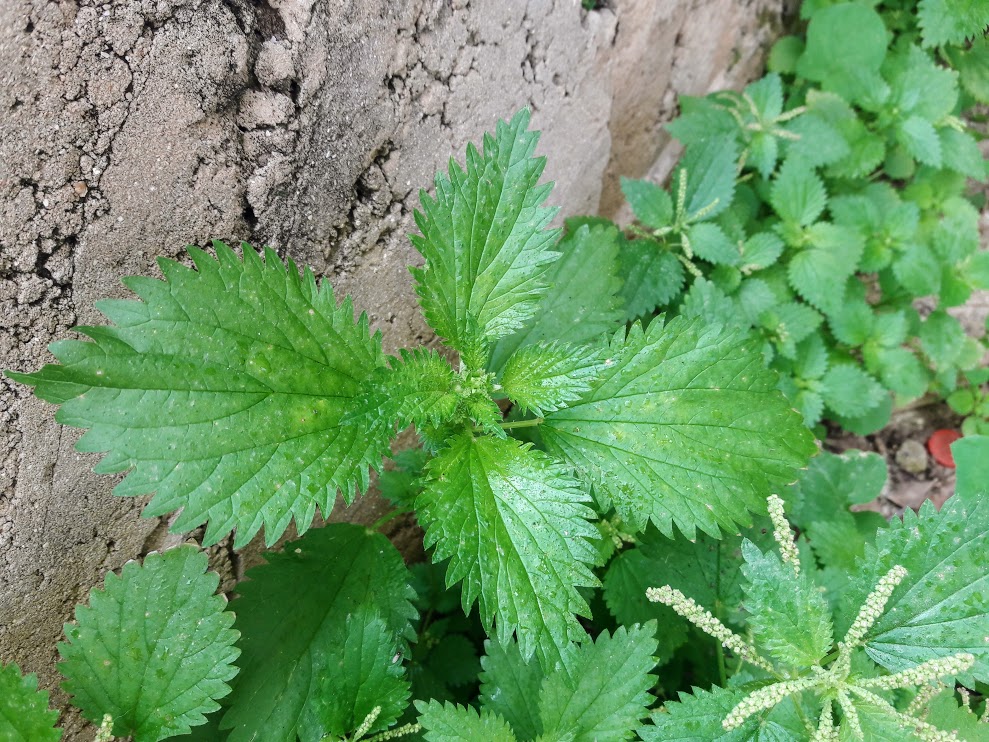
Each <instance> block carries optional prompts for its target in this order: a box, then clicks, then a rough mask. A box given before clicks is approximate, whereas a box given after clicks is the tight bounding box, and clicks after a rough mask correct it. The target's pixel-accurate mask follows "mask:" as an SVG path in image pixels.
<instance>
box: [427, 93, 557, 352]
mask: <svg viewBox="0 0 989 742" xmlns="http://www.w3.org/2000/svg"><path fill="white" fill-rule="evenodd" d="M528 125H529V110H528V109H523V110H521V111H519V112H518V113H517V114H515V116H514V117H513V118H512V120H511V121H509V122H508V123H505V122H504V121H499V122H498V126H497V128H496V130H495V134H494V136H492V135H490V134H485V135H484V145H483V149H482V151H478V149H477V148H476V147H475V146H474V145H473V144H469V145H468V146H467V161H466V169H464V168H461V167H460V166H459V165H458V164H457V163H456V162H454V161H453V160H451V161H450V166H449V169H448V171H447V174H446V175H444V174H443V173H438V174H437V176H436V181H435V185H436V196H435V198H434V197H431V196H430V195H429V194H427V193H426V192H425V191H422V192H421V193H420V196H419V198H420V201H421V203H422V211H419V210H416V212H415V219H416V225H417V226H418V227H419V230H420V231H421V232H422V235H421V236H420V235H412V236H411V237H410V239H411V240H412V244H413V245H415V247H416V249H417V250H419V252H420V253H422V255H423V257H424V258H425V259H426V264H425V266H424V267H423V268H414V269H412V274H413V275H414V276H415V278H416V280H417V281H418V287H417V291H418V293H419V303H420V304H421V305H422V309H423V312H424V314H425V315H426V319H427V320H428V321H429V324H430V325H431V326H432V327H433V329H434V330H436V332H437V334H438V335H440V337H442V338H444V339H446V341H447V342H448V343H449V344H450V345H451V346H452V347H453V348H456V349H457V350H460V351H463V350H464V349H465V348H468V347H469V346H470V345H472V344H473V343H475V342H476V341H477V340H478V339H479V338H486V339H488V340H495V339H497V338H500V337H503V336H505V335H510V334H511V333H513V332H515V331H516V330H518V329H520V328H521V327H522V326H524V325H525V324H526V322H528V321H529V320H530V319H531V318H532V317H533V316H534V315H535V313H536V306H537V304H538V302H539V297H540V296H541V295H542V294H543V293H545V291H546V288H547V285H548V281H547V275H546V272H547V268H548V264H549V263H551V262H553V261H554V260H556V259H557V258H558V257H559V254H558V253H555V252H553V251H552V250H551V248H552V246H553V244H554V243H555V242H556V239H557V236H558V235H559V230H555V229H547V227H548V225H549V222H550V221H551V220H552V218H553V215H554V213H555V209H550V208H544V207H543V206H542V204H543V202H544V201H545V200H546V197H547V196H549V192H550V189H551V188H552V184H543V185H539V182H538V181H539V177H540V176H541V175H542V172H543V168H544V167H545V165H546V160H545V158H543V157H534V156H533V152H534V151H535V149H536V142H537V141H538V140H539V134H538V132H531V131H528V130H527V127H528Z"/></svg>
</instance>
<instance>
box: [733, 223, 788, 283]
mask: <svg viewBox="0 0 989 742" xmlns="http://www.w3.org/2000/svg"><path fill="white" fill-rule="evenodd" d="M783 247H784V245H783V240H781V239H780V238H779V237H777V236H776V235H775V234H773V233H772V232H759V233H758V234H754V235H752V236H751V237H749V239H747V240H745V242H744V243H743V244H742V248H741V251H742V266H741V269H742V272H743V273H751V272H752V271H755V270H761V269H763V268H768V267H769V266H771V265H772V264H773V263H775V262H776V261H777V259H778V258H779V256H780V255H782V254H783Z"/></svg>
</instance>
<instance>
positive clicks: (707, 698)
mask: <svg viewBox="0 0 989 742" xmlns="http://www.w3.org/2000/svg"><path fill="white" fill-rule="evenodd" d="M745 695H746V693H745V691H739V690H734V689H728V688H719V687H717V686H715V687H714V688H713V689H712V690H710V691H706V690H703V689H701V688H694V689H693V694H692V695H691V694H688V693H684V692H682V691H681V692H680V700H679V701H677V702H668V703H666V704H665V705H664V706H663V707H662V708H661V709H659V710H658V711H656V712H654V713H653V714H652V716H651V717H650V720H651V721H652V724H650V725H647V726H643V727H640V728H639V736H640V737H641V738H642V739H643V740H645V742H670V741H678V742H721V741H722V740H723V741H724V742H729V740H730V742H757V740H763V739H766V740H770V739H773V740H776V739H777V738H774V737H769V736H766V737H762V736H761V735H760V726H761V724H760V721H761V720H760V719H759V718H758V717H756V716H754V717H752V718H750V719H749V720H748V721H746V722H745V724H743V725H742V726H741V727H740V728H739V729H736V730H734V731H732V732H726V731H725V728H724V727H723V726H722V725H721V722H722V721H724V718H725V717H726V716H728V712H730V711H731V710H732V709H733V708H735V706H737V705H738V703H739V702H740V701H741V700H742V698H744V697H745ZM783 739H786V738H785V737H784V738H783Z"/></svg>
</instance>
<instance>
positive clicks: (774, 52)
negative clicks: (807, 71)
mask: <svg viewBox="0 0 989 742" xmlns="http://www.w3.org/2000/svg"><path fill="white" fill-rule="evenodd" d="M803 53H804V40H803V39H802V38H800V37H799V36H781V37H780V38H779V39H777V40H776V43H775V44H773V48H772V49H770V50H769V59H768V60H767V62H766V67H767V68H769V70H771V71H772V72H776V73H781V74H784V75H792V74H794V73H795V72H796V71H797V60H799V59H800V55H801V54H803Z"/></svg>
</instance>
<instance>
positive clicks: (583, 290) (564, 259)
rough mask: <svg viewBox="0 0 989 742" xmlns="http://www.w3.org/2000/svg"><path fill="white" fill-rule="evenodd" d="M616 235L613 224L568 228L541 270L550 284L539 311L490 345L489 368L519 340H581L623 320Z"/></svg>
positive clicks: (499, 363)
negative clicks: (557, 253)
mask: <svg viewBox="0 0 989 742" xmlns="http://www.w3.org/2000/svg"><path fill="white" fill-rule="evenodd" d="M574 223H575V221H574V220H571V221H568V222H567V224H568V225H573V224H574ZM568 228H569V226H568ZM618 239H619V232H618V229H617V228H616V227H615V226H614V225H609V226H604V225H599V224H593V225H589V224H585V225H581V226H579V227H576V228H573V229H570V231H568V232H567V235H566V236H565V237H564V238H563V239H562V240H561V241H560V243H559V244H558V245H557V246H556V249H557V250H559V251H560V253H561V254H562V256H561V257H560V259H559V260H558V261H557V262H556V263H554V264H553V265H551V266H550V269H549V272H548V273H547V276H546V278H547V280H548V281H549V283H550V288H549V290H548V291H547V292H546V294H545V296H543V298H542V300H541V301H540V302H539V307H538V312H537V313H536V314H535V316H534V317H533V318H532V319H530V320H529V321H528V322H527V323H526V324H525V326H524V327H522V328H521V329H520V330H518V332H516V333H515V334H514V335H511V336H509V337H506V338H503V339H502V340H500V341H499V342H498V343H496V344H495V345H494V347H493V348H492V350H491V361H490V363H489V364H488V367H487V368H488V370H489V371H498V370H500V369H501V368H503V367H504V364H505V362H506V361H507V360H508V357H509V356H510V355H511V354H512V353H514V352H515V351H516V350H517V349H518V348H520V347H522V346H523V345H535V344H537V343H549V342H560V343H574V344H586V343H589V342H591V341H596V340H598V339H599V338H600V337H601V336H602V335H604V334H605V333H610V332H612V331H613V330H614V328H615V325H617V324H619V323H620V322H621V321H622V306H621V300H620V298H618V292H619V289H620V287H621V280H620V279H619V278H618V260H619V254H618Z"/></svg>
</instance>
